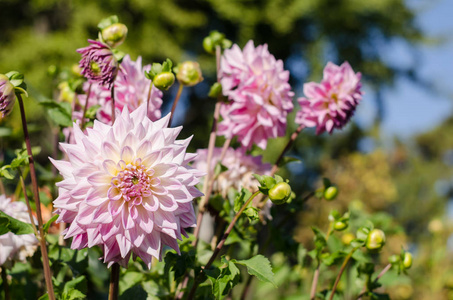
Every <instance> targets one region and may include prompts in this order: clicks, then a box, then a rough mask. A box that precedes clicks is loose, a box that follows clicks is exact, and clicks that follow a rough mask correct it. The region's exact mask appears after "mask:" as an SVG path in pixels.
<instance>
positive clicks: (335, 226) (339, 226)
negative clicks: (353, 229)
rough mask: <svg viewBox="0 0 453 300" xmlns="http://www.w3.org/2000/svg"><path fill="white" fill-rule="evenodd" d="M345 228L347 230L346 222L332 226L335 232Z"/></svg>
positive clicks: (338, 222)
mask: <svg viewBox="0 0 453 300" xmlns="http://www.w3.org/2000/svg"><path fill="white" fill-rule="evenodd" d="M346 228H348V224H347V223H346V222H341V221H337V222H335V224H333V229H335V230H337V231H342V230H345V229H346Z"/></svg>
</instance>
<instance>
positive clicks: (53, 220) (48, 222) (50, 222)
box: [43, 215, 59, 232]
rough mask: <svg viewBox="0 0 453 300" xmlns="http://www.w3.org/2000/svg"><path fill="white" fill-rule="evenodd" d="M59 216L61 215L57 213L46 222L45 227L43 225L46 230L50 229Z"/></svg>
mask: <svg viewBox="0 0 453 300" xmlns="http://www.w3.org/2000/svg"><path fill="white" fill-rule="evenodd" d="M58 217H59V215H55V216H53V217H52V218H51V219H50V220H49V221H47V223H46V224H44V227H43V230H44V232H47V231H49V227H50V225H52V223H53V222H55V220H57V219H58Z"/></svg>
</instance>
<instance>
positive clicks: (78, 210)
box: [51, 105, 203, 268]
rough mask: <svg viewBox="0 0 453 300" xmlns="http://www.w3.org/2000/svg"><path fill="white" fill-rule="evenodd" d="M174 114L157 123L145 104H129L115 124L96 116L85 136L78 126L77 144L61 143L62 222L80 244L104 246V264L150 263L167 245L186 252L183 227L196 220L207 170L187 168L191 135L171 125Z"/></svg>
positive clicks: (59, 203) (59, 205) (56, 162)
mask: <svg viewBox="0 0 453 300" xmlns="http://www.w3.org/2000/svg"><path fill="white" fill-rule="evenodd" d="M168 121H169V115H167V116H166V117H164V118H162V119H160V120H158V121H156V122H152V121H151V120H150V119H149V118H148V117H146V105H142V106H140V107H139V108H138V109H136V110H135V111H133V112H132V113H129V110H128V108H127V107H125V108H124V110H123V112H122V114H121V115H119V116H118V117H117V119H116V120H115V122H114V124H113V125H112V126H110V125H106V124H103V123H101V122H98V121H95V122H94V126H93V128H87V129H86V131H87V133H86V134H84V133H83V132H82V131H81V130H80V129H79V128H78V127H77V126H74V139H75V143H74V144H61V147H62V148H63V150H64V152H65V153H66V155H67V157H68V160H67V161H65V160H53V159H51V161H52V163H53V164H54V165H55V167H57V169H58V170H59V171H60V173H61V174H62V175H63V178H64V180H63V181H61V182H59V183H57V186H58V187H59V196H58V198H57V199H56V200H55V201H54V207H55V208H56V211H55V212H56V213H57V214H59V215H60V217H59V218H58V220H57V222H65V223H69V224H70V226H69V227H68V228H67V229H66V230H65V231H64V232H63V234H64V235H65V238H70V237H72V238H73V240H72V245H71V247H72V248H73V249H82V248H85V247H93V246H95V245H99V246H101V247H102V248H103V250H104V257H103V259H104V262H106V263H108V265H109V266H111V265H112V264H113V263H115V262H116V263H119V264H120V265H122V266H124V267H127V264H128V261H129V258H130V256H131V254H133V257H134V259H135V258H136V257H140V258H141V259H142V260H143V261H144V262H145V263H146V264H147V265H148V267H149V268H150V267H151V260H152V257H153V256H154V257H156V258H159V259H160V258H161V257H162V247H163V246H164V245H168V246H170V247H171V248H173V249H175V250H176V251H178V252H179V248H178V243H177V239H181V234H182V235H185V234H186V232H185V230H184V228H188V227H194V226H196V218H195V214H194V210H193V207H192V200H193V199H194V198H195V197H199V196H201V195H202V193H201V192H200V191H198V190H197V188H196V187H195V185H196V184H197V183H198V182H199V178H200V177H201V176H202V175H203V173H201V172H200V171H198V170H196V169H193V168H192V167H190V166H188V163H189V162H190V161H191V160H193V159H194V157H195V156H196V155H195V154H191V153H186V148H187V146H188V144H189V142H190V139H191V138H188V139H185V140H176V137H177V135H178V134H179V132H180V131H181V127H178V128H167V126H168Z"/></svg>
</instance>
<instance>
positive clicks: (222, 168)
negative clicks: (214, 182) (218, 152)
mask: <svg viewBox="0 0 453 300" xmlns="http://www.w3.org/2000/svg"><path fill="white" fill-rule="evenodd" d="M226 171H228V168H227V167H225V166H224V165H222V164H221V163H220V162H218V163H217V164H216V165H215V168H214V176H215V177H217V176H219V175H220V173H223V172H226Z"/></svg>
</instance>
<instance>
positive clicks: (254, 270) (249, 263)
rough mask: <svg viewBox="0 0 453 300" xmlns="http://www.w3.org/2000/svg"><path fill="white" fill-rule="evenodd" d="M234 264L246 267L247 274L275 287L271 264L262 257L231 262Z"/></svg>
mask: <svg viewBox="0 0 453 300" xmlns="http://www.w3.org/2000/svg"><path fill="white" fill-rule="evenodd" d="M233 262H234V263H236V264H239V265H243V266H246V267H247V272H248V273H249V274H250V275H254V276H256V277H257V278H258V279H259V280H261V281H264V282H270V283H272V284H273V285H274V286H275V287H277V285H276V283H275V279H274V273H273V272H272V267H271V263H270V262H269V260H268V259H267V258H266V257H264V256H263V255H257V256H254V257H252V258H250V259H247V260H238V261H235V260H233Z"/></svg>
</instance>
